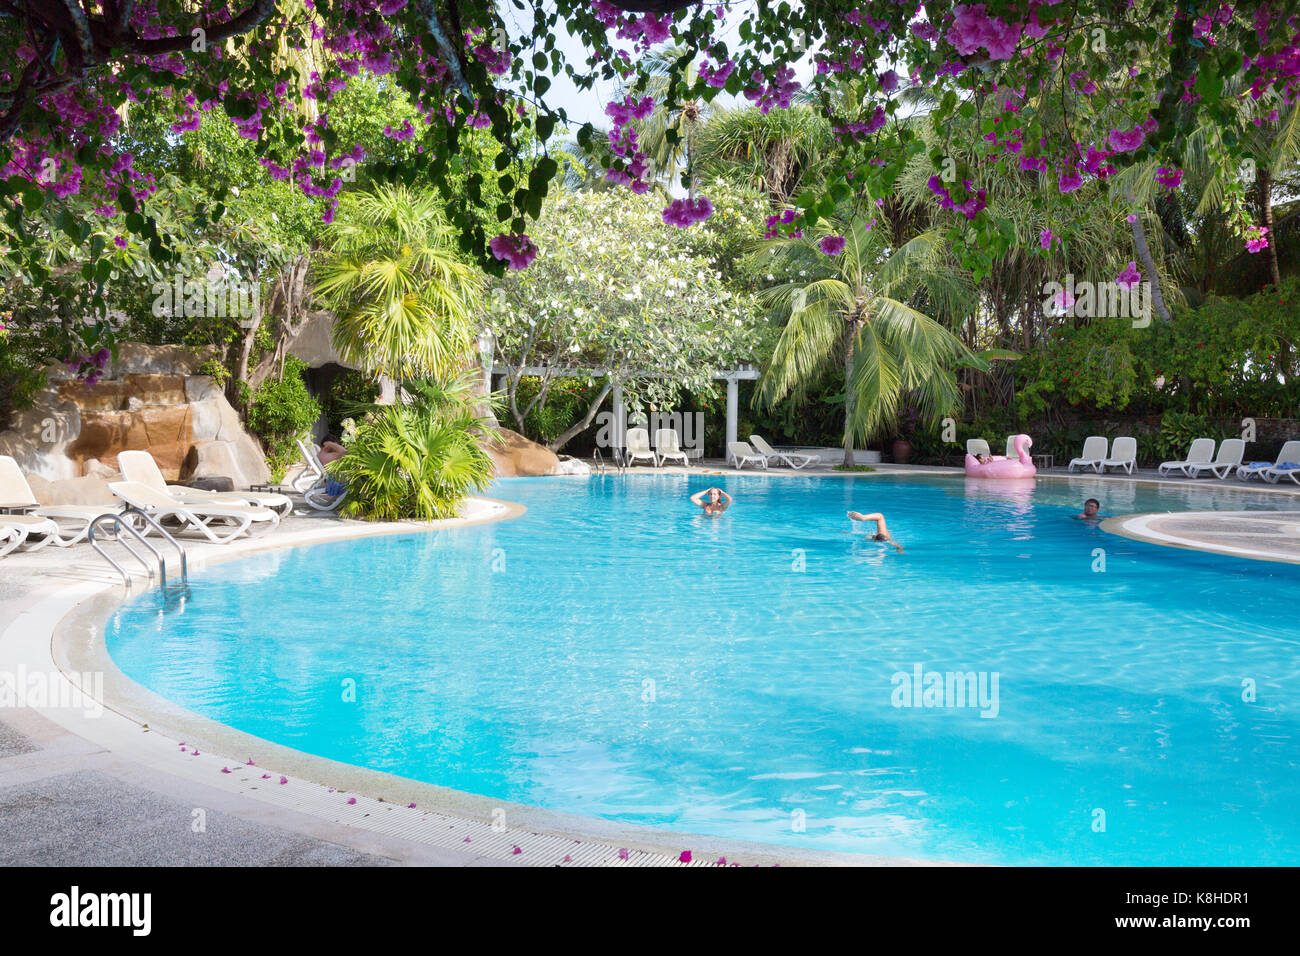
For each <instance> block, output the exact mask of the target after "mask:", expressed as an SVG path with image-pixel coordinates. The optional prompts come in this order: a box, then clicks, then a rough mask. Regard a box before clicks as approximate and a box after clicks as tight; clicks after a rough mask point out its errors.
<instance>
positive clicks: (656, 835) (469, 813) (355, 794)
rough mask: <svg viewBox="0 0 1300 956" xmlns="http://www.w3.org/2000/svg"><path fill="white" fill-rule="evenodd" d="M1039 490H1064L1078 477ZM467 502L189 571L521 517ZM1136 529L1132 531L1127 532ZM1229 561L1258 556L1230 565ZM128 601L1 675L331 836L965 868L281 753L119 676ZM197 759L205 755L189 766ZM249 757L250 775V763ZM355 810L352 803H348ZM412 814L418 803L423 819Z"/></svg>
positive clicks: (49, 627)
mask: <svg viewBox="0 0 1300 956" xmlns="http://www.w3.org/2000/svg"><path fill="white" fill-rule="evenodd" d="M646 473H649V474H653V472H646ZM660 473H661V474H662V472H660ZM937 473H938V474H953V473H955V474H960V472H959V471H955V470H953V471H944V472H937V471H935V470H928V469H927V470H924V471H923V470H921V469H915V470H913V469H899V470H892V469H889V470H885V469H881V470H877V471H876V472H871V473H861V472H858V473H835V474H832V475H810V474H807V473H804V474H802V475H800V474H799V473H795V472H786V473H783V472H780V471H777V472H762V471H756V472H753V473H752V474H756V475H759V474H761V475H764V476H765V477H772V478H781V477H843V478H856V477H867V478H869V477H874V476H882V477H883V476H886V475H895V476H897V475H906V474H929V475H934V474H937ZM574 477H581V476H574ZM1039 477H1043V478H1061V479H1070V478H1079V477H1081V476H1076V475H1069V476H1067V475H1040V476H1039ZM1138 481H1139V482H1140V483H1149V484H1164V483H1165V482H1155V481H1152V482H1142V480H1141V479H1138ZM1174 484H1177V482H1174ZM1223 490H1237V489H1226V488H1225V489H1223ZM1241 490H1251V491H1253V490H1254V489H1241ZM473 501H474V502H477V503H480V504H481V505H483V506H486V508H487V510H484V509H483V508H482V507H478V506H477V505H475V506H473V507H471V510H475V508H477V513H476V514H475V515H474V516H471V517H466V518H462V519H453V520H451V521H441V522H432V523H430V524H428V525H418V524H412V523H400V524H394V525H383V526H377V525H359V524H352V523H349V524H347V525H343V526H339V527H333V528H330V529H328V530H326V531H319V532H318V531H311V532H295V533H290V534H285V535H280V536H275V535H272V536H267V537H264V538H258V539H252V540H247V541H243V542H237V543H234V544H232V545H230V546H228V547H227V548H226V549H223V550H222V551H221V552H220V553H215V554H209V555H206V556H205V557H204V558H203V559H202V560H199V561H194V562H193V566H194V567H196V568H199V567H206V566H210V565H214V564H224V563H226V562H229V561H235V560H239V559H241V558H245V557H248V556H250V555H253V554H260V553H265V552H267V551H273V550H283V549H288V548H296V547H307V546H310V545H314V544H323V543H327V542H331V541H339V540H347V539H351V538H356V537H365V536H372V535H395V534H419V533H425V534H427V533H436V532H437V531H439V530H442V529H444V528H447V527H466V526H472V525H477V524H485V523H491V522H496V521H504V520H510V519H512V518H516V517H519V516H520V515H522V514H524V513H525V512H526V510H527V509H526V508H524V507H523V506H522V505H519V504H516V503H513V502H506V501H498V500H496V499H482V498H480V499H473ZM1204 513H1205V514H1224V512H1204ZM1162 514H1163V513H1162ZM1179 514H1185V515H1192V514H1196V512H1179ZM1151 517H1154V516H1153V515H1123V516H1118V517H1115V518H1110V519H1107V520H1106V521H1105V522H1103V524H1102V528H1103V529H1104V530H1107V531H1110V532H1113V533H1116V534H1122V535H1125V536H1127V537H1133V538H1138V537H1140V536H1141V534H1142V528H1143V527H1144V525H1142V524H1141V523H1140V520H1139V519H1144V518H1151ZM1130 521H1133V522H1137V523H1135V524H1134V525H1133V526H1132V527H1129V522H1130ZM1164 537H1165V538H1168V537H1169V536H1164ZM1142 539H1143V540H1149V541H1152V542H1153V543H1157V544H1166V545H1169V546H1174V547H1185V548H1191V549H1195V550H1205V551H1214V550H1215V549H1212V548H1208V547H1200V546H1198V545H1196V544H1194V543H1185V542H1175V541H1172V540H1161V539H1160V536H1158V535H1156V534H1155V533H1152V532H1148V533H1147V537H1145V538H1142ZM1238 550H1240V549H1238ZM1217 553H1224V552H1223V551H1218V552H1217ZM1235 556H1239V557H1253V556H1254V555H1249V554H1240V553H1236V554H1235ZM127 596H128V595H127V592H126V589H125V588H123V587H122V586H121V585H120V584H105V583H103V582H98V581H97V582H77V583H75V584H69V585H68V586H66V587H64V588H61V589H59V590H58V591H56V592H55V593H53V594H49V595H47V596H45V597H44V598H42V599H40V600H39V601H37V603H36V604H35V605H34V606H33V607H31V608H29V609H28V610H26V611H25V612H23V613H21V614H19V615H18V616H17V617H16V618H15V619H14V620H13V621H12V622H11V623H10V624H9V625H8V626H7V627H6V628H4V629H3V630H2V631H0V654H3V655H4V656H5V658H6V659H7V660H6V662H7V663H8V662H13V661H16V662H17V663H18V665H19V666H21V667H25V669H26V672H27V673H29V674H30V673H38V672H44V673H48V674H50V676H51V677H52V678H53V679H54V680H55V681H60V682H62V684H64V685H66V686H65V688H64V689H65V690H66V692H67V693H70V694H73V695H77V694H82V693H84V694H86V699H87V700H91V701H93V702H94V703H98V704H100V705H102V708H103V713H102V715H100V716H93V715H88V714H86V713H85V712H84V711H85V709H94V708H87V707H77V706H73V707H56V706H42V707H33V708H32V709H34V710H36V711H38V712H39V713H41V714H42V715H43V716H45V717H47V718H49V719H50V720H53V721H54V722H55V723H57V724H59V725H61V726H63V727H64V728H66V729H67V730H69V731H71V732H73V733H75V734H78V735H79V736H81V737H83V738H85V739H88V740H91V741H93V742H95V743H97V744H99V745H100V746H103V747H105V748H106V749H108V750H111V751H113V752H116V753H119V754H122V755H124V756H127V757H129V758H131V759H134V760H136V761H139V762H141V763H143V764H145V765H146V766H148V767H150V768H152V769H156V770H160V771H163V772H164V773H169V774H174V775H179V776H183V777H185V778H186V779H190V780H194V781H197V782H199V783H202V784H204V785H208V786H213V787H218V788H220V789H223V790H225V791H227V792H231V793H235V794H238V795H240V796H243V797H245V798H248V799H252V800H257V801H260V802H262V803H264V804H270V805H273V806H278V807H280V808H283V809H288V810H294V811H297V812H299V813H306V814H309V815H312V816H314V817H317V818H319V819H323V820H326V821H329V822H332V823H336V824H342V825H344V826H349V827H356V828H360V829H362V830H370V831H374V832H379V833H383V834H386V835H389V836H393V837H397V838H399V839H407V840H412V841H415V842H418V843H422V844H427V845H434V846H440V847H444V848H447V849H462V850H464V851H465V852H466V853H467V854H469V853H472V854H473V855H474V856H475V857H480V858H481V857H486V858H489V859H496V860H501V861H503V862H514V863H518V864H532V865H565V864H572V865H613V866H647V865H649V866H654V865H692V866H700V865H705V866H707V865H714V861H716V860H717V859H719V858H720V857H726V858H727V859H728V860H730V861H733V862H734V861H743V862H744V863H747V864H769V865H770V864H781V865H850V866H864V865H888V866H952V865H963V864H960V863H954V862H948V861H937V860H920V859H909V858H900V857H885V856H875V855H868V854H855V853H837V852H830V851H819V850H812V849H807V848H802V847H791V846H785V845H781V844H769V843H756V842H751V841H742V840H734V839H727V838H716V837H707V836H701V835H699V834H694V833H686V832H676V831H671V830H667V829H661V828H657V827H648V826H643V825H639V824H631V823H626V822H622V821H617V820H609V819H605V818H600V817H586V816H578V815H574V814H565V813H559V812H556V811H551V810H546V809H543V808H540V807H536V806H531V805H527V804H519V803H512V802H508V801H501V800H496V799H493V798H489V797H484V796H481V795H478V794H472V793H467V792H464V791H459V790H453V789H450V788H447V787H440V786H437V785H434V784H427V783H422V782H419V781H415V780H411V779H409V778H405V777H400V776H397V775H395V774H389V773H385V772H382V771H376V770H369V769H366V768H363V767H358V766H355V765H352V764H346V763H341V762H339V761H335V760H331V759H329V758H325V757H319V756H316V755H314V754H308V753H306V752H303V751H300V750H295V749H293V748H290V747H285V746H283V745H280V744H276V743H273V742H271V741H267V740H264V739H262V738H258V737H255V736H252V735H250V734H246V733H243V732H242V731H238V730H235V729H234V728H231V727H229V726H227V725H225V724H221V723H219V722H217V721H214V720H211V719H209V718H206V717H202V716H200V715H198V714H195V713H193V712H192V711H189V710H186V709H185V708H182V707H179V706H178V705H176V704H174V703H172V702H170V701H168V700H166V699H165V698H162V697H160V696H159V695H157V694H155V693H154V692H152V691H150V690H148V689H147V688H145V687H143V686H141V685H140V684H137V683H136V682H135V681H133V680H131V679H130V678H129V677H127V676H126V675H125V674H123V673H122V672H121V671H120V670H119V669H118V668H117V666H116V665H115V664H114V662H113V661H112V659H111V657H110V656H109V654H108V650H107V647H106V645H105V642H104V625H105V623H106V622H107V621H108V620H109V619H110V618H111V616H112V613H113V611H114V610H115V609H116V608H118V607H119V606H120V605H121V604H122V602H123V601H124V600H125V598H126V597H127ZM51 668H53V670H52V671H51ZM87 674H91V675H99V674H102V675H103V678H102V679H103V690H102V694H101V696H100V697H94V695H93V694H91V693H90V690H91V689H90V688H85V689H83V688H82V686H81V678H82V677H83V676H84V675H87ZM52 696H53V695H52ZM182 743H184V744H185V745H186V749H185V751H183V752H182V751H181V749H180V748H181V745H182ZM195 750H197V751H198V753H197V754H194V751H195ZM223 754H224V755H225V756H222V755H223ZM254 757H255V758H256V760H255V765H252V766H250V765H248V764H246V763H245V760H251V759H254ZM264 773H265V774H268V775H269V779H264V778H263V776H262V775H263V774H264ZM280 777H283V778H285V779H286V780H287V782H286V783H283V784H281V783H279V781H278V779H277V778H280ZM349 800H353V801H354V802H352V803H349V802H348V801H349ZM409 804H415V808H414V809H412V808H411V807H409ZM683 850H690V851H691V854H692V857H691V862H690V863H689V864H682V863H681V862H680V856H679V855H680V854H681V851H683ZM516 851H518V852H516ZM624 851H626V852H624Z"/></svg>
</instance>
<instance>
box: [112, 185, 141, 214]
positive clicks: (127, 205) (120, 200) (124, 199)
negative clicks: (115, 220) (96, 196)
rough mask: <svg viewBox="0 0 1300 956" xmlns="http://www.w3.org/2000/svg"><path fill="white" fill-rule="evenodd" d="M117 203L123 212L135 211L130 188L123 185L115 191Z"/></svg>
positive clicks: (133, 197)
mask: <svg viewBox="0 0 1300 956" xmlns="http://www.w3.org/2000/svg"><path fill="white" fill-rule="evenodd" d="M117 204H118V205H119V206H121V207H122V211H123V212H135V211H136V201H135V196H133V195H131V190H129V189H127V188H126V187H125V186H122V187H121V188H120V189H118V191H117Z"/></svg>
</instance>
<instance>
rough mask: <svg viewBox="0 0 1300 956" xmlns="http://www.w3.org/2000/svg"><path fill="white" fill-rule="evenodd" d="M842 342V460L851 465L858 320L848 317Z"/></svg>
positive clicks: (846, 466) (847, 465)
mask: <svg viewBox="0 0 1300 956" xmlns="http://www.w3.org/2000/svg"><path fill="white" fill-rule="evenodd" d="M848 326H849V328H848V332H847V333H846V335H845V342H844V462H843V465H844V467H845V468H851V467H853V358H854V353H853V346H854V343H855V342H856V341H857V338H858V320H857V319H850V320H849V323H848Z"/></svg>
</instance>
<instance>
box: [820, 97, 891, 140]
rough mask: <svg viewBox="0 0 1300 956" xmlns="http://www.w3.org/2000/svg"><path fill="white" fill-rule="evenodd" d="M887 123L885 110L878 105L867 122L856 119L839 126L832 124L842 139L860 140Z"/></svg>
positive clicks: (834, 130)
mask: <svg viewBox="0 0 1300 956" xmlns="http://www.w3.org/2000/svg"><path fill="white" fill-rule="evenodd" d="M884 125H885V111H884V109H883V108H882V107H879V106H877V107H876V109H875V112H873V113H872V114H871V116H870V118H868V119H867V121H866V122H861V121H855V122H852V123H841V124H840V125H838V126H832V127H831V129H832V131H833V132H834V133H835V134H836V135H837V136H838V137H839V138H840V139H841V140H845V139H849V140H852V141H853V142H855V143H856V142H858V141H859V140H861V139H864V138H866V137H868V136H870V135H871V134H872V133H874V132H876V131H877V130H878V129H880V128H881V127H882V126H884Z"/></svg>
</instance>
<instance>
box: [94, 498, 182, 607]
mask: <svg viewBox="0 0 1300 956" xmlns="http://www.w3.org/2000/svg"><path fill="white" fill-rule="evenodd" d="M128 516H131V517H133V518H139V519H140V520H141V521H143V522H144V523H145V524H146V525H148V526H149V528H151V529H152V530H154V531H157V532H158V534H159V535H160V536H161V537H162V538H163V540H165V541H166V542H167V543H168V544H170V545H171V546H172V547H173V548H175V549H176V553H177V554H179V555H180V556H181V579H180V582H179V583H178V584H174V585H172V586H171V587H170V588H168V586H167V559H166V558H165V557H163V554H162V552H161V551H159V550H158V549H157V548H155V547H154V546H153V545H152V544H151V543H150V542H149V541H148V540H147V539H146V538H145V536H144V534H141V533H140V530H139V529H138V528H136V526H135V525H134V524H133V523H132V522H131V521H128V520H127V517H128ZM106 522H107V523H108V524H109V525H111V526H112V527H113V529H114V531H115V533H116V537H115V538H113V539H110V540H116V541H117V542H118V543H119V544H120V545H122V547H124V548H126V550H127V551H129V552H130V553H131V555H132V556H133V557H134V558H135V559H136V560H137V561H139V562H140V566H141V567H143V568H144V570H145V574H147V575H148V576H149V583H151V584H152V583H153V577H154V565H153V564H151V563H150V562H149V561H146V560H145V557H144V555H143V554H141V553H140V552H139V551H137V550H136V548H135V546H134V545H132V544H131V543H130V540H129V539H128V538H127V536H126V535H127V534H129V535H130V536H131V537H132V538H135V540H136V541H138V542H140V544H142V545H144V546H145V548H146V549H148V551H149V552H150V553H151V554H152V555H153V557H154V560H155V561H156V562H157V569H158V586H159V588H160V589H161V590H162V595H163V598H164V599H167V598H170V597H173V596H181V597H184V596H185V595H187V594H189V591H190V576H189V569H188V568H187V567H186V564H185V549H184V548H183V547H181V543H180V542H179V541H177V540H176V539H175V538H174V537H172V536H171V535H170V534H169V533H168V532H167V530H166V529H165V528H163V526H162V525H160V524H159V523H158V522H157V521H155V520H154V519H153V518H151V517H150V516H149V515H147V514H145V513H144V512H143V511H141V510H140V509H139V508H135V507H128V508H124V509H123V510H122V511H120V512H117V513H116V514H114V513H111V512H110V513H106V514H102V515H100V516H99V517H98V518H96V519H95V520H94V521H92V522H91V523H90V530H89V532H88V533H87V538H88V540H89V541H90V546H91V547H92V548H94V549H95V550H96V551H97V552H99V556H100V557H101V558H103V559H104V560H105V561H107V562H108V563H109V564H111V565H112V566H113V567H114V568H116V569H117V573H118V574H120V575H122V583H123V584H125V585H126V589H127V590H128V591H129V590H131V575H130V574H128V573H127V570H126V568H124V567H122V565H121V564H119V563H118V562H117V560H116V559H115V558H114V557H113V556H112V555H111V554H109V553H108V552H107V551H105V550H104V547H103V545H102V544H101V543H100V542H99V541H97V540H96V539H95V532H96V530H98V529H99V527H100V525H101V524H104V523H106ZM123 532H125V533H126V534H124V533H123Z"/></svg>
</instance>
